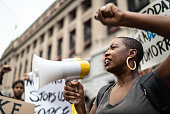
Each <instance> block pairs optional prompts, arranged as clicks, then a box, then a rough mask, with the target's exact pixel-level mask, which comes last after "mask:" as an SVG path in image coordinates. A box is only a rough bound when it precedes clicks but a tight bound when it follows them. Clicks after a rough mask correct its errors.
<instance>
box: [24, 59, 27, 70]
mask: <svg viewBox="0 0 170 114" xmlns="http://www.w3.org/2000/svg"><path fill="white" fill-rule="evenodd" d="M27 65H28V61H27V60H26V61H25V69H24V73H26V72H27Z"/></svg>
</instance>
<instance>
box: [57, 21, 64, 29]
mask: <svg viewBox="0 0 170 114" xmlns="http://www.w3.org/2000/svg"><path fill="white" fill-rule="evenodd" d="M63 25H64V19H61V20H60V21H59V22H58V28H59V29H61V28H63Z"/></svg>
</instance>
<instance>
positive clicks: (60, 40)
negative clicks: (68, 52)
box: [57, 38, 63, 57]
mask: <svg viewBox="0 0 170 114" xmlns="http://www.w3.org/2000/svg"><path fill="white" fill-rule="evenodd" d="M62 42H63V38H60V39H59V40H58V48H57V49H58V50H57V55H58V56H60V57H61V54H62Z"/></svg>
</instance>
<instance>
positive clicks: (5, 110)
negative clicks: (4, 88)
mask: <svg viewBox="0 0 170 114" xmlns="http://www.w3.org/2000/svg"><path fill="white" fill-rule="evenodd" d="M34 110H35V105H34V104H31V103H26V102H24V101H21V100H16V99H12V98H7V97H3V96H0V114H34Z"/></svg>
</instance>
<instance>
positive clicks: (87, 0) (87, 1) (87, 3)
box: [82, 0, 91, 11]
mask: <svg viewBox="0 0 170 114" xmlns="http://www.w3.org/2000/svg"><path fill="white" fill-rule="evenodd" d="M82 5H83V10H84V11H86V10H88V9H89V8H90V7H91V0H84V1H83V3H82Z"/></svg>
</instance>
